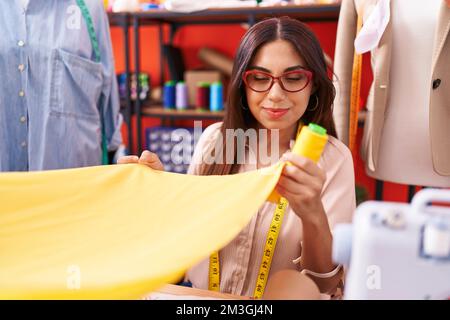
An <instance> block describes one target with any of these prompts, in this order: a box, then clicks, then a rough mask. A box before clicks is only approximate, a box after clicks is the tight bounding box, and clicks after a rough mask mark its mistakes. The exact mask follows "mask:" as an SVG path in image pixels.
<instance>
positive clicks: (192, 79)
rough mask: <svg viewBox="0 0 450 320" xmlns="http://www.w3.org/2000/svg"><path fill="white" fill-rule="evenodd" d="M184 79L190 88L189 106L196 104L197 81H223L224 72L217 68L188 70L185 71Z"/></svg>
mask: <svg viewBox="0 0 450 320" xmlns="http://www.w3.org/2000/svg"><path fill="white" fill-rule="evenodd" d="M184 81H185V82H186V86H187V88H188V96H189V97H188V98H189V106H190V107H193V106H195V104H196V94H197V83H198V82H210V83H213V82H216V81H223V77H222V74H221V73H220V72H219V71H217V70H188V71H186V72H185V73H184Z"/></svg>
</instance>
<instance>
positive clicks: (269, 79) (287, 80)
mask: <svg viewBox="0 0 450 320" xmlns="http://www.w3.org/2000/svg"><path fill="white" fill-rule="evenodd" d="M312 77H313V73H312V72H311V71H309V70H295V71H289V72H286V73H283V74H282V75H281V76H279V77H274V76H272V75H271V74H270V73H267V72H264V71H258V70H248V71H246V72H245V73H244V76H243V77H242V80H244V83H245V85H246V86H247V87H249V88H250V89H251V90H253V91H256V92H267V91H269V90H270V89H272V87H273V84H274V83H275V81H278V83H279V85H280V87H281V88H282V89H283V90H285V91H287V92H299V91H302V90H303V89H305V88H306V87H307V86H308V84H309V83H310V82H311V79H312Z"/></svg>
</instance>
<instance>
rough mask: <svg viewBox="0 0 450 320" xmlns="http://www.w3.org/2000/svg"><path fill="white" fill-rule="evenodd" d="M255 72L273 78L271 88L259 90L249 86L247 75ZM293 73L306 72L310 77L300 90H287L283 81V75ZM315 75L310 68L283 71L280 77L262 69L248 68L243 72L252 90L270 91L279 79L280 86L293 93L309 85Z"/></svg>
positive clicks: (244, 78)
mask: <svg viewBox="0 0 450 320" xmlns="http://www.w3.org/2000/svg"><path fill="white" fill-rule="evenodd" d="M254 73H258V74H263V75H265V76H268V77H270V78H272V82H271V83H270V86H269V88H268V89H267V90H260V91H259V90H255V89H253V88H252V87H251V86H249V84H248V82H247V76H248V75H249V74H254ZM293 73H303V74H305V75H306V77H307V78H308V82H307V83H306V84H305V86H304V87H303V88H301V89H300V90H294V91H291V90H287V89H286V88H285V87H284V85H283V82H282V81H281V77H284V76H286V75H289V74H293ZM313 75H314V74H313V72H312V71H309V70H306V69H301V70H293V71H288V72H285V73H283V74H282V75H281V76H279V77H275V76H273V75H271V74H270V73H267V72H264V71H260V70H247V71H245V72H244V74H243V76H242V80H243V81H244V83H245V85H246V86H247V87H248V88H250V90H253V91H255V92H268V91H270V89H272V87H273V84H274V83H275V81H277V82H278V84H279V85H280V87H281V88H282V89H283V90H284V91H287V92H291V93H292V92H300V91H302V90H304V89H305V88H306V87H307V86H308V84H309V83H310V82H311V80H312V78H313Z"/></svg>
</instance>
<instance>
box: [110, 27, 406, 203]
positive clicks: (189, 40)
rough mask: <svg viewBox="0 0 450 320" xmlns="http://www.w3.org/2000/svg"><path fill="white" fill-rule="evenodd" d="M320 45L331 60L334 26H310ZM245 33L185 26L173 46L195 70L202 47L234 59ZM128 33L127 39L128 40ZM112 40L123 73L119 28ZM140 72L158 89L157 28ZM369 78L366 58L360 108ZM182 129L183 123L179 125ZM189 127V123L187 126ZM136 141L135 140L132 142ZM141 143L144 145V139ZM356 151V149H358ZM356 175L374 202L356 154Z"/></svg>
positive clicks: (391, 191) (150, 32) (392, 193)
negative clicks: (145, 73) (180, 50)
mask: <svg viewBox="0 0 450 320" xmlns="http://www.w3.org/2000/svg"><path fill="white" fill-rule="evenodd" d="M309 26H310V27H311V28H312V29H313V31H314V32H315V34H316V35H317V37H318V38H319V41H320V43H321V45H322V48H323V49H324V51H325V53H327V54H328V55H329V56H330V57H331V58H333V56H334V47H335V41H336V40H335V39H336V29H337V23H336V22H325V23H309ZM244 33H245V29H244V28H243V27H241V26H239V25H210V26H188V27H183V28H181V29H180V30H179V31H178V32H177V34H176V36H175V39H174V44H175V45H176V46H178V47H180V48H181V49H182V52H183V55H184V60H185V64H186V67H187V68H196V67H199V66H201V62H200V60H199V59H198V58H197V52H198V50H199V49H200V48H201V47H202V46H207V47H209V48H212V49H216V50H218V51H220V52H222V53H224V54H226V55H228V56H230V57H233V56H234V53H235V50H236V49H237V47H238V44H239V41H240V39H241V37H242V35H243V34H244ZM131 35H132V33H131V30H130V38H131ZM167 35H168V30H167V29H165V37H166V38H167ZM111 36H112V40H113V47H114V54H115V59H116V71H117V72H123V71H124V69H125V62H124V54H123V46H124V42H123V35H122V31H121V29H119V28H116V27H113V28H112V29H111ZM140 45H141V57H142V58H141V68H142V71H144V72H147V73H149V74H150V76H151V84H152V85H153V86H158V85H160V84H159V77H160V72H161V70H160V64H159V59H160V52H159V47H158V29H157V28H156V27H142V31H141V44H140ZM130 47H131V57H133V51H132V48H133V46H132V40H130ZM371 81H372V75H371V71H370V67H369V56H365V57H364V70H363V80H362V96H363V97H364V98H362V99H361V105H364V104H365V97H366V96H367V92H368V89H369V85H370V82H371ZM182 124H183V125H185V124H186V122H183V123H182ZM153 125H160V121H159V119H153V118H145V119H144V121H143V128H145V127H147V126H153ZM188 125H189V122H188ZM123 134H124V138H125V141H127V136H126V130H125V128H124V130H123ZM361 136H362V128H360V130H359V132H358V142H360V140H361ZM134 141H136V139H134ZM142 141H145V139H144V135H143V136H142ZM358 150H359V145H358ZM355 175H356V183H357V185H360V186H363V187H365V188H366V189H367V191H368V193H369V198H370V199H373V198H374V190H375V181H374V180H373V179H371V178H369V177H368V176H367V175H366V174H365V171H364V164H363V162H362V161H361V159H360V157H359V155H358V154H355ZM383 198H384V200H387V201H406V199H407V186H403V185H397V184H393V183H384V193H383Z"/></svg>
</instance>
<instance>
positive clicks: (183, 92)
mask: <svg viewBox="0 0 450 320" xmlns="http://www.w3.org/2000/svg"><path fill="white" fill-rule="evenodd" d="M188 104H189V101H188V88H187V86H186V83H185V82H184V81H180V82H178V83H177V85H176V108H177V110H179V111H181V110H186V109H187V107H188Z"/></svg>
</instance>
